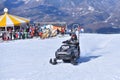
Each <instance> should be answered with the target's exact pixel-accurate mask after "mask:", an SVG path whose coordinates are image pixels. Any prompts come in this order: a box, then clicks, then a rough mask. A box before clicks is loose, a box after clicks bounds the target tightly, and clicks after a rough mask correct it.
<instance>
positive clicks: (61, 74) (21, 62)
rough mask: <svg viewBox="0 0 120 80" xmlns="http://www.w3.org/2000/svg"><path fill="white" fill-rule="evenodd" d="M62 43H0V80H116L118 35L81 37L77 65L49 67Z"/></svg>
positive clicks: (118, 77) (119, 77) (118, 72)
mask: <svg viewBox="0 0 120 80" xmlns="http://www.w3.org/2000/svg"><path fill="white" fill-rule="evenodd" d="M66 39H69V37H64V38H52V39H45V40H41V39H29V40H17V41H10V42H4V43H0V80H120V62H119V61H120V58H119V57H120V53H119V52H120V48H119V44H120V34H81V35H80V46H81V58H80V59H79V65H77V66H74V65H72V64H69V63H59V64H58V65H51V64H49V59H50V58H51V57H54V52H55V51H56V49H57V48H59V47H60V45H61V42H62V41H63V40H66Z"/></svg>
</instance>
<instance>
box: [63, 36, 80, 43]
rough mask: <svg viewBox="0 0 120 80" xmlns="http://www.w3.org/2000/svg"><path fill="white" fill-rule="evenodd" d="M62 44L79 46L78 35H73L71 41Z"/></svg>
mask: <svg viewBox="0 0 120 80" xmlns="http://www.w3.org/2000/svg"><path fill="white" fill-rule="evenodd" d="M62 43H66V44H73V45H79V42H78V39H77V35H76V34H72V35H71V38H70V39H69V40H66V41H63V42H62Z"/></svg>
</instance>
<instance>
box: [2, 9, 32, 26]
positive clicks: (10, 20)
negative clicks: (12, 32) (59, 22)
mask: <svg viewBox="0 0 120 80" xmlns="http://www.w3.org/2000/svg"><path fill="white" fill-rule="evenodd" d="M4 12H5V13H4V14H3V15H1V16H0V27H7V26H20V25H21V24H24V23H29V21H30V20H28V19H26V18H23V17H18V16H14V15H10V14H8V13H7V12H8V10H7V8H5V9H4Z"/></svg>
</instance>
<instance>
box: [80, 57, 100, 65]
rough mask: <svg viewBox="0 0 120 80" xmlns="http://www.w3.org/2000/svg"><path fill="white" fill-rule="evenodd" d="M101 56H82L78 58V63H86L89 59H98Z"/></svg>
mask: <svg viewBox="0 0 120 80" xmlns="http://www.w3.org/2000/svg"><path fill="white" fill-rule="evenodd" d="M99 57H100V55H99V56H87V57H80V58H79V59H78V64H80V63H85V62H89V61H91V60H93V59H96V58H99Z"/></svg>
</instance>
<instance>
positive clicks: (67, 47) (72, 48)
mask: <svg viewBox="0 0 120 80" xmlns="http://www.w3.org/2000/svg"><path fill="white" fill-rule="evenodd" d="M63 43H64V44H63V45H61V47H60V48H59V49H57V51H56V52H55V58H54V59H50V61H49V62H50V63H51V64H53V65H55V64H57V63H58V62H57V60H63V62H65V63H66V62H69V63H72V64H73V65H76V64H77V59H79V57H80V47H79V42H78V43H77V45H76V43H75V44H73V43H72V44H71V43H69V41H64V42H63Z"/></svg>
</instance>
